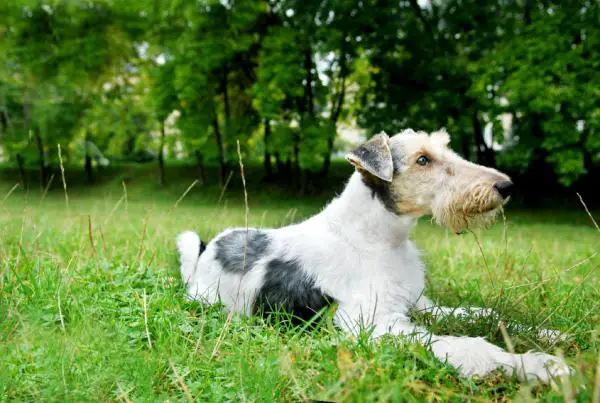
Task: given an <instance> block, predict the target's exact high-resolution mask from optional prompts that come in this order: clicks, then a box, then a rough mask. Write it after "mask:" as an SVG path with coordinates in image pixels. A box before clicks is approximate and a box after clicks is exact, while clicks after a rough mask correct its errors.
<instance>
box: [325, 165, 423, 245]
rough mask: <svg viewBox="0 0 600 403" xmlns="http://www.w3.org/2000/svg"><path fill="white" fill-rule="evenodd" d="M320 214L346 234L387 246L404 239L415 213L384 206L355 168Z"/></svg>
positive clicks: (411, 225) (413, 220)
mask: <svg viewBox="0 0 600 403" xmlns="http://www.w3.org/2000/svg"><path fill="white" fill-rule="evenodd" d="M322 216H323V217H324V218H325V220H326V221H327V222H328V224H329V225H330V226H331V227H333V228H337V229H339V231H341V232H342V233H343V235H344V236H346V237H350V238H353V239H357V238H359V239H363V240H364V242H366V243H369V244H385V245H388V246H391V247H397V246H400V245H401V244H402V243H404V242H406V240H407V239H408V236H409V234H410V231H411V229H412V228H413V227H414V225H415V223H416V218H415V217H411V216H408V215H397V214H395V213H393V212H391V211H389V210H387V209H386V208H385V206H384V205H383V203H382V202H381V200H379V198H378V197H377V196H376V195H375V193H374V192H373V190H372V189H371V188H370V187H369V186H367V185H366V184H365V183H364V181H363V179H362V178H361V175H360V174H359V173H358V172H355V173H354V174H353V175H352V176H351V177H350V180H349V181H348V183H347V184H346V187H345V189H344V191H343V192H342V194H341V195H340V196H339V197H337V198H336V199H334V200H333V201H332V202H331V203H330V204H329V205H328V206H327V207H326V208H325V210H324V211H323V213H322Z"/></svg>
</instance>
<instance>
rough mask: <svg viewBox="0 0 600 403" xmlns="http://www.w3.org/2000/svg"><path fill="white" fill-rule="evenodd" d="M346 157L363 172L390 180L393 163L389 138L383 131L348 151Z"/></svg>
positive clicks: (392, 172)
mask: <svg viewBox="0 0 600 403" xmlns="http://www.w3.org/2000/svg"><path fill="white" fill-rule="evenodd" d="M346 159H347V160H348V161H349V162H350V163H351V164H352V165H354V166H355V167H356V169H358V170H359V172H361V173H363V174H364V173H368V174H371V175H373V176H376V177H377V178H379V179H381V180H383V181H386V182H391V181H392V177H393V175H394V163H393V161H392V152H391V151H390V138H389V137H388V135H387V134H385V132H381V133H379V134H376V135H375V136H373V137H372V138H371V139H370V140H369V141H367V142H365V143H363V144H362V145H361V146H360V147H358V148H357V149H355V150H354V151H351V152H350V153H348V154H347V155H346Z"/></svg>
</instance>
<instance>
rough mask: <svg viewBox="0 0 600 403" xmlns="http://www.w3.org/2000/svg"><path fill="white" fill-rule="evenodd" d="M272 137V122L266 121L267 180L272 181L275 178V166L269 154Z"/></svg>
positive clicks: (265, 164)
mask: <svg viewBox="0 0 600 403" xmlns="http://www.w3.org/2000/svg"><path fill="white" fill-rule="evenodd" d="M270 136H271V122H270V121H269V119H265V140H264V141H265V161H264V166H265V178H266V179H267V180H270V179H271V178H272V177H273V165H272V164H271V153H270V152H269V138H270Z"/></svg>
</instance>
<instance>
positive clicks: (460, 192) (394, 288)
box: [177, 129, 570, 383]
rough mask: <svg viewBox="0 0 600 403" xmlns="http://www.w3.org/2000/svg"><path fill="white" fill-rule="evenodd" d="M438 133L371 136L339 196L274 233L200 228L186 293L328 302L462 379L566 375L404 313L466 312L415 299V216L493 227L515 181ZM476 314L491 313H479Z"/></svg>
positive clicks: (242, 303) (295, 308)
mask: <svg viewBox="0 0 600 403" xmlns="http://www.w3.org/2000/svg"><path fill="white" fill-rule="evenodd" d="M449 140H450V138H449V136H448V134H447V133H446V132H445V131H438V132H434V133H432V134H431V135H428V134H427V133H424V132H414V131H413V130H410V129H409V130H404V131H403V132H401V133H399V134H397V135H395V136H393V137H391V138H389V137H388V136H387V135H386V134H385V133H381V134H378V135H376V136H374V137H373V138H371V139H370V140H369V141H367V142H366V143H364V144H363V145H361V146H360V147H358V148H357V149H356V150H354V151H353V152H351V153H350V154H348V156H347V159H348V161H349V162H350V163H351V164H352V165H354V166H355V168H356V172H355V173H354V174H353V175H352V176H351V178H350V180H349V181H348V183H347V185H346V187H345V189H344V191H343V192H342V194H341V195H340V196H339V197H337V198H335V199H334V200H333V201H332V202H331V203H330V204H329V205H328V206H327V207H326V208H325V209H324V210H323V211H321V212H320V213H319V214H317V215H315V216H313V217H311V218H309V219H308V220H306V221H304V222H301V223H299V224H295V225H290V226H287V227H283V228H279V229H254V228H252V229H246V228H238V229H229V230H226V231H224V232H222V233H220V234H219V235H217V237H216V238H215V239H213V240H212V241H211V242H210V243H208V245H206V244H205V243H204V242H202V241H201V240H200V238H199V237H198V235H197V234H195V233H193V232H185V233H183V234H181V235H179V237H178V239H177V246H178V249H179V253H180V259H181V275H182V278H183V280H184V281H185V283H186V285H187V294H188V296H189V297H190V298H192V299H199V300H202V301H205V302H207V303H209V304H213V303H218V302H221V303H223V304H224V305H225V307H226V308H227V309H228V310H230V311H234V312H240V313H243V314H253V313H258V312H261V313H265V312H267V313H268V312H273V310H284V311H286V312H288V313H290V314H292V315H293V316H294V317H296V318H300V319H304V320H306V319H309V318H311V317H313V316H314V315H315V313H317V312H319V311H320V310H322V309H323V308H325V307H326V306H328V305H330V304H332V303H336V304H338V307H337V310H336V312H335V315H334V322H335V323H336V325H337V326H339V327H340V328H342V329H344V330H345V331H347V332H350V333H354V334H356V333H357V332H359V331H360V329H364V328H365V326H366V327H367V328H368V329H369V330H370V331H371V332H372V333H371V337H379V336H382V335H385V334H391V335H407V336H412V337H413V338H414V340H416V341H417V342H420V343H422V344H424V345H427V346H428V347H429V348H430V350H431V351H432V352H433V354H435V356H436V357H438V358H439V359H440V360H442V361H447V362H449V363H450V364H452V365H453V366H455V367H456V368H457V369H458V370H459V372H460V373H461V374H462V375H464V376H472V375H479V376H483V375H486V374H488V373H489V372H491V371H493V370H495V369H497V368H503V369H505V370H507V371H509V372H510V373H513V372H514V373H515V374H516V375H517V376H518V378H519V379H521V380H529V379H539V380H541V381H543V382H546V383H547V382H552V381H553V379H554V378H555V377H562V376H565V375H568V374H569V373H570V368H569V367H568V366H567V365H566V364H565V362H564V361H563V360H562V359H561V358H559V357H555V356H552V355H549V354H545V353H536V352H528V353H525V354H511V353H509V352H506V351H504V350H502V349H501V348H500V347H498V346H495V345H493V344H491V343H489V342H487V341H486V340H485V339H484V338H482V337H455V336H438V335H433V334H431V333H430V332H428V331H427V330H426V329H424V328H422V327H419V326H416V325H414V324H412V323H411V321H410V318H409V310H410V309H418V310H426V311H429V312H431V313H432V314H433V315H434V316H436V317H437V316H441V315H448V314H451V313H459V314H460V313H463V312H471V311H469V310H465V309H461V308H458V310H457V309H455V308H447V307H435V306H434V305H433V304H432V303H431V302H430V301H429V300H428V299H427V298H425V297H424V296H423V291H424V288H425V267H424V264H423V262H422V260H421V257H420V253H419V251H418V250H417V248H416V247H415V245H414V243H413V242H412V241H410V240H409V234H410V232H411V229H412V228H413V227H414V226H415V224H416V221H417V218H418V217H420V216H423V215H432V216H433V218H434V219H435V220H436V221H437V222H438V223H440V224H441V225H444V226H446V227H448V228H450V229H451V230H452V231H454V232H460V231H462V230H465V229H469V228H474V227H481V226H485V225H487V224H489V223H491V222H492V221H493V220H494V217H495V215H496V213H497V211H498V210H499V209H500V208H501V206H502V205H503V204H504V203H505V202H506V201H507V199H508V197H509V196H510V193H511V188H512V186H513V184H512V182H510V179H509V178H508V176H506V175H505V174H503V173H501V172H499V171H497V170H495V169H491V168H487V167H483V166H480V165H476V164H474V163H471V162H468V161H466V160H464V159H462V158H461V157H459V156H458V155H457V154H455V153H454V152H453V151H452V150H450V149H449V148H448V143H449ZM480 312H482V313H483V314H489V313H490V312H492V311H491V310H486V309H480Z"/></svg>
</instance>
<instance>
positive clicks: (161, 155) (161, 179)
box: [158, 120, 166, 186]
mask: <svg viewBox="0 0 600 403" xmlns="http://www.w3.org/2000/svg"><path fill="white" fill-rule="evenodd" d="M165 183H166V182H165V121H164V120H163V121H162V122H161V124H160V143H159V146H158V184H159V185H160V186H164V185H165Z"/></svg>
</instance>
